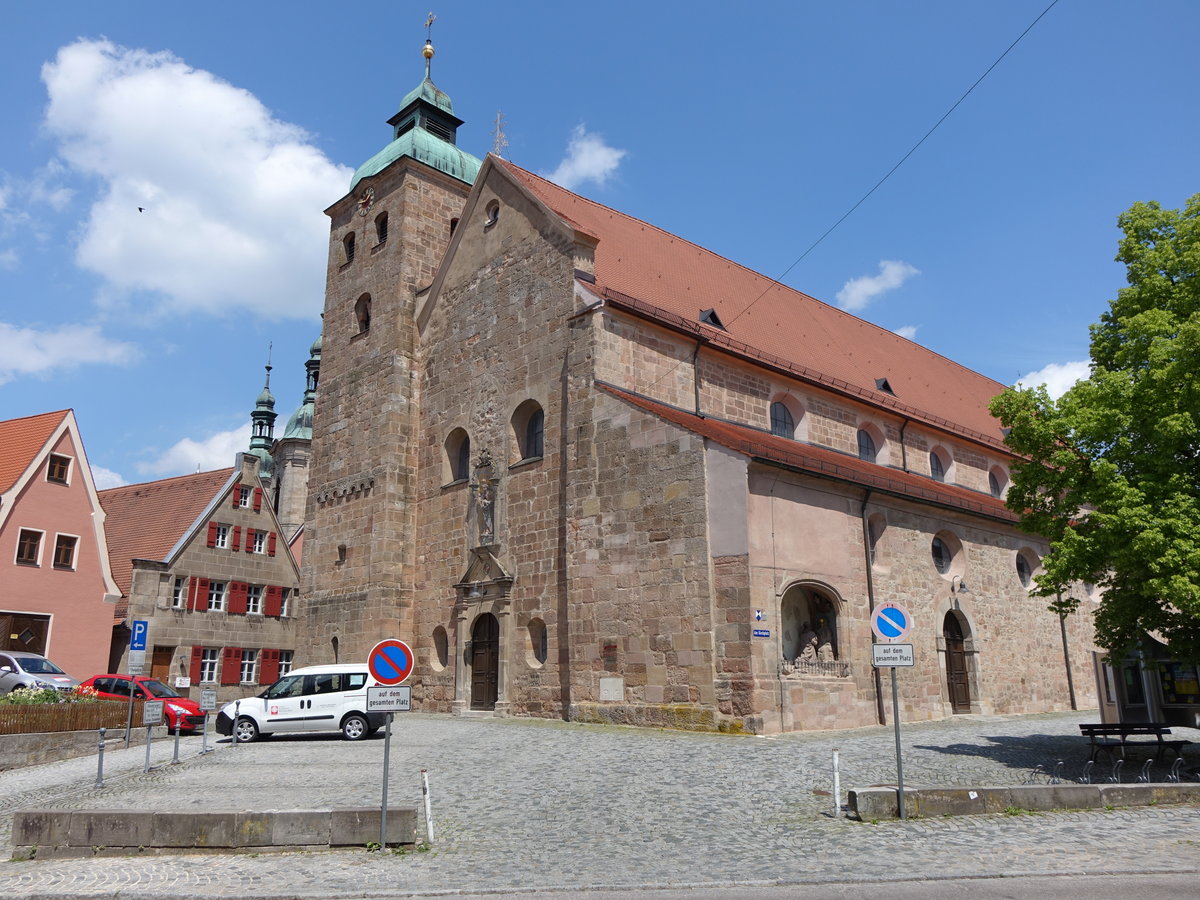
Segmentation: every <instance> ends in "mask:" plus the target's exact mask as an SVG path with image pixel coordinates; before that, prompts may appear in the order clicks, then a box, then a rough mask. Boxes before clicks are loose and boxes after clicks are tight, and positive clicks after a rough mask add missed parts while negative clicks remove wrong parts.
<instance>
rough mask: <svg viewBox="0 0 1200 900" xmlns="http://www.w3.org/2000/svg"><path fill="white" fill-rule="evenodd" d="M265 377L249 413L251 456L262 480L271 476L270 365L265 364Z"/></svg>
mask: <svg viewBox="0 0 1200 900" xmlns="http://www.w3.org/2000/svg"><path fill="white" fill-rule="evenodd" d="M266 369H267V379H266V383H265V384H264V385H263V389H262V392H261V393H260V394H259V395H258V400H257V401H255V404H254V411H253V412H252V413H250V449H249V450H248V451H247V452H248V453H249V454H250V455H251V456H257V457H258V474H259V477H261V478H262V479H263V480H266V479H267V478H269V477H270V476H271V467H272V463H273V460H272V459H271V443H272V441H273V440H274V437H275V419H276V418H277V414H276V412H275V395H274V394H272V393H271V365H270V363H268V364H267V366H266Z"/></svg>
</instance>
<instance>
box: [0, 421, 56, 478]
mask: <svg viewBox="0 0 1200 900" xmlns="http://www.w3.org/2000/svg"><path fill="white" fill-rule="evenodd" d="M69 414H70V410H67V409H60V410H58V411H57V412H48V413H41V414H40V415H36V416H26V417H25V418H23V419H9V420H8V421H5V422H0V494H4V493H7V492H8V491H9V489H11V488H12V486H13V485H14V484H16V483H17V479H19V478H20V477H21V476H22V475H23V474H24V473H25V470H26V469H28V468H29V465H30V463H32V462H33V461H34V459H35V458H36V457H37V455H38V454H39V453H40V452H41V451H42V450H43V449H45V447H46V442H47V441H49V440H50V437H51V435H53V434H54V432H55V431H56V430H57V429H58V426H59V425H61V424H62V422H63V419H65V418H66V417H67V416H68V415H69Z"/></svg>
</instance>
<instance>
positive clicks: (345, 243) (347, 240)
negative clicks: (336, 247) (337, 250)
mask: <svg viewBox="0 0 1200 900" xmlns="http://www.w3.org/2000/svg"><path fill="white" fill-rule="evenodd" d="M342 247H343V248H344V249H345V251H346V265H349V264H350V263H352V262H354V232H353V231H352V232H350V233H349V234H348V235H346V236H345V237H344V238H342Z"/></svg>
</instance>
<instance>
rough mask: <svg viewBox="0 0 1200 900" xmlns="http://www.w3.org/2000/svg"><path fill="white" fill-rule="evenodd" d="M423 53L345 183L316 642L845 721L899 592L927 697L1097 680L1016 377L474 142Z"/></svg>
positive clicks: (478, 706)
mask: <svg viewBox="0 0 1200 900" xmlns="http://www.w3.org/2000/svg"><path fill="white" fill-rule="evenodd" d="M424 56H425V64H426V69H425V78H424V79H423V80H422V81H421V82H420V84H418V85H417V87H416V88H415V89H414V90H413V91H411V92H410V93H409V94H408V95H407V96H406V97H405V98H404V99H403V100H402V101H401V103H400V109H399V112H397V113H396V115H394V116H393V117H392V118H391V119H389V120H388V124H389V125H390V126H391V128H392V140H391V142H390V143H388V144H387V146H386V147H385V148H384V149H383V150H382V151H380V153H378V154H376V155H375V156H374V157H372V158H371V159H370V160H368V161H367V162H366V163H364V164H363V165H362V166H361V167H360V168H359V169H358V171H357V172H356V173H355V174H354V177H353V179H352V181H351V184H350V186H349V188H350V189H349V192H348V193H347V194H346V195H345V196H344V197H342V198H341V199H340V200H338V201H337V202H336V203H334V204H333V205H332V206H331V207H329V209H328V210H326V212H327V214H328V215H329V217H330V223H331V230H330V244H329V266H328V280H327V292H326V300H325V317H324V334H323V340H322V347H321V381H320V386H319V389H318V390H317V392H316V400H315V409H314V412H313V417H312V447H311V459H310V465H309V482H308V490H309V494H308V510H307V514H306V517H305V551H304V560H303V574H302V585H303V596H304V601H305V613H306V614H305V617H304V621H303V624H302V625H300V626H299V627H301V628H302V629H303V634H302V635H299V636H298V646H302V647H304V648H305V651H304V662H305V663H328V662H334V661H364V660H365V659H366V655H367V653H368V651H369V650H370V648H371V647H372V646H373V645H374V644H375V643H376V642H377V641H379V640H381V639H383V638H388V637H398V638H401V639H403V640H405V641H407V642H408V643H409V644H410V645H411V646H412V647H413V649H414V651H415V656H416V666H415V671H414V674H413V676H412V679H411V681H410V683H411V684H412V687H413V692H412V696H413V706H414V708H415V709H419V710H422V711H427V712H447V713H455V714H461V715H466V714H471V713H476V714H494V715H519V716H543V717H556V718H563V719H569V720H573V721H592V722H621V723H631V724H644V725H654V726H672V727H683V728H698V729H712V730H723V731H734V732H749V733H773V732H780V731H792V730H801V729H827V728H854V727H860V726H865V725H871V724H875V723H878V722H882V721H884V720H885V718H886V716H890V712H888V709H890V697H889V698H888V700H887V702H886V703H885V693H884V690H885V689H884V687H883V680H882V679H881V677H880V670H879V669H876V668H875V667H874V666H873V665H872V645H873V643H874V642H875V641H876V638H875V637H874V636H873V634H872V618H873V614H874V612H875V611H876V610H877V609H879V608H880V607H882V606H884V605H886V604H896V605H899V606H901V607H903V608H905V609H907V610H908V612H909V613H910V616H911V620H912V627H911V630H910V631H909V632H908V634H907V636H906V637H905V639H904V640H905V641H906V642H907V643H910V644H911V645H912V647H913V654H912V655H913V661H914V665H913V666H912V667H911V668H904V669H901V670H900V673H899V679H898V680H899V684H900V702H901V705H902V712H901V715H902V717H903V718H904V719H905V720H914V719H930V718H939V717H943V716H949V715H953V714H955V713H967V712H973V713H985V714H987V713H1027V712H1041V711H1049V710H1060V709H1067V708H1070V706H1071V704H1072V703H1073V702H1076V703H1078V704H1079V705H1083V706H1089V705H1094V703H1095V696H1094V693H1095V687H1094V683H1093V681H1092V678H1091V656H1090V651H1091V650H1093V649H1094V645H1093V642H1092V615H1091V606H1090V605H1089V604H1088V603H1085V604H1084V605H1083V606H1082V607H1081V611H1080V612H1078V613H1075V614H1072V615H1070V616H1068V617H1066V618H1065V619H1064V620H1060V619H1059V617H1058V616H1057V615H1056V614H1054V613H1051V612H1049V611H1047V607H1046V601H1045V600H1044V599H1042V598H1038V597H1034V596H1031V594H1030V590H1031V588H1032V580H1031V579H1032V577H1033V575H1034V574H1035V573H1036V572H1037V570H1038V566H1039V564H1040V557H1041V554H1042V553H1044V552H1045V550H1046V545H1045V543H1044V542H1043V541H1041V540H1039V539H1037V538H1035V537H1032V536H1029V535H1027V534H1024V533H1022V532H1021V531H1019V530H1018V529H1017V528H1016V524H1015V521H1016V520H1015V517H1014V516H1013V514H1012V513H1010V512H1009V511H1008V510H1007V509H1006V508H1005V506H1004V501H1003V497H1004V493H1005V490H1006V487H1007V483H1008V471H1009V466H1010V464H1011V461H1012V460H1011V454H1010V453H1009V452H1008V450H1007V449H1006V447H1005V444H1004V441H1003V434H1002V432H1001V429H1000V425H999V423H998V422H997V421H996V420H995V419H993V418H992V417H991V416H990V415H989V413H988V411H987V405H988V402H989V400H990V399H991V398H992V397H993V396H994V395H995V394H997V393H999V392H1000V391H1001V390H1002V388H1003V385H1001V384H999V383H997V382H995V381H992V380H991V379H988V378H986V377H984V376H982V375H979V374H978V373H976V372H973V371H971V370H970V369H968V368H966V367H964V366H962V365H960V364H958V363H956V362H953V361H951V360H948V359H946V358H944V357H942V356H939V355H938V354H936V353H933V352H931V351H929V350H927V349H925V348H923V347H921V346H919V345H918V344H915V343H913V342H912V341H909V340H907V339H905V338H903V337H900V336H898V335H896V334H893V333H891V332H888V331H886V330H884V329H882V328H879V327H877V326H875V325H873V324H871V323H869V322H866V321H863V320H861V319H858V318H856V317H855V316H853V315H850V314H849V313H846V312H844V311H842V310H840V309H837V308H835V307H832V306H829V305H827V304H825V303H823V302H821V301H819V300H817V299H815V298H812V297H809V296H807V295H806V294H803V293H801V292H799V291H796V290H794V289H792V288H789V287H786V286H784V285H781V284H778V283H776V282H774V281H772V280H771V279H769V278H767V277H764V276H762V275H760V274H758V273H756V272H753V271H750V270H748V269H746V268H744V267H743V266H740V265H738V264H737V263H735V262H733V261H730V260H728V259H725V258H723V257H721V256H719V255H718V254H716V253H714V252H712V251H709V250H706V249H704V248H702V247H699V246H696V245H695V244H693V243H691V242H689V241H687V240H686V239H684V238H681V237H679V236H676V235H672V234H669V233H667V232H665V231H663V230H661V229H659V228H656V227H654V226H653V225H651V224H650V223H647V222H643V221H641V220H639V219H637V218H635V217H633V216H630V215H627V214H625V213H622V212H620V211H618V210H614V209H610V208H608V207H605V206H603V205H601V204H598V203H596V202H593V201H591V200H588V199H586V198H584V197H581V196H579V195H577V194H575V193H572V192H570V191H567V190H564V189H563V188H561V187H558V186H556V185H555V184H553V183H551V182H549V181H547V180H545V179H543V178H541V177H539V176H538V175H535V174H534V173H532V172H529V171H527V170H525V169H523V168H521V167H519V166H517V165H514V164H513V163H511V162H509V161H507V160H505V159H502V158H500V157H498V156H495V155H489V156H487V157H486V158H485V159H484V160H482V161H480V160H479V159H477V158H476V157H473V156H471V155H470V154H468V153H466V152H464V151H463V150H461V149H460V148H459V147H458V144H457V133H458V128H459V126H460V125H462V124H463V123H462V121H461V120H459V119H458V118H457V117H456V116H455V115H454V111H453V105H452V103H451V101H450V98H449V96H448V95H447V94H445V93H444V92H443V91H441V90H439V89H438V88H437V87H436V86H435V85H434V84H433V82H432V80H431V77H430V61H431V59H432V56H433V47H432V45H430V44H428V43H427V44H426V47H425V50H424ZM1079 590H1080V591H1083V588H1082V587H1080V588H1079ZM1081 596H1082V595H1081ZM298 656H299V653H298ZM1072 682H1073V684H1072Z"/></svg>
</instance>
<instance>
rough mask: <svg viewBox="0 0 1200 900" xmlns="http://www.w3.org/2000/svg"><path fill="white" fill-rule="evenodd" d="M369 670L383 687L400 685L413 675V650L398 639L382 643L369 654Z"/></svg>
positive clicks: (390, 639)
mask: <svg viewBox="0 0 1200 900" xmlns="http://www.w3.org/2000/svg"><path fill="white" fill-rule="evenodd" d="M367 669H368V670H369V671H370V673H371V677H372V678H374V679H375V680H376V681H377V682H379V683H380V684H382V685H389V686H390V685H393V684H400V683H401V682H403V681H404V680H405V679H407V678H408V676H409V675H411V674H412V670H413V652H412V648H410V647H409V646H408V644H406V643H404V641H401V640H397V639H396V638H388V639H387V640H386V641H380V642H379V643H378V644H376V645H375V646H374V647H372V648H371V652H370V653H368V654H367Z"/></svg>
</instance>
